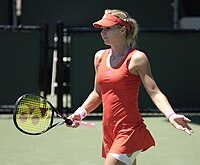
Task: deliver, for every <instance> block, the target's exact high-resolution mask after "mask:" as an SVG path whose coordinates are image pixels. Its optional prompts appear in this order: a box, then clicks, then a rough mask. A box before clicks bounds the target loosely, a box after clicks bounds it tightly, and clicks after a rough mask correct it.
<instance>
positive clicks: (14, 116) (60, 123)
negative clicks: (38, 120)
mask: <svg viewBox="0 0 200 165" xmlns="http://www.w3.org/2000/svg"><path fill="white" fill-rule="evenodd" d="M27 96H38V97H40V98H42V99H44V100H45V101H46V102H47V103H48V104H49V105H50V106H51V108H52V110H53V112H52V113H53V114H52V117H51V123H50V126H49V127H48V128H47V129H46V130H45V131H42V132H38V133H30V132H26V131H24V130H23V129H21V128H20V127H19V126H18V124H17V119H16V116H17V107H18V105H19V103H20V102H21V100H22V99H23V98H24V97H27ZM54 112H56V114H57V115H58V116H59V117H60V118H62V119H63V120H64V121H61V122H57V123H55V124H53V118H54ZM13 122H14V125H15V127H16V128H17V129H18V130H19V131H21V132H23V133H25V134H28V135H40V134H43V133H45V132H47V131H48V130H50V129H52V128H53V127H55V126H59V125H62V124H64V123H66V124H67V125H72V124H73V122H72V120H71V119H68V118H66V117H64V116H63V115H61V114H60V113H59V112H58V111H57V109H56V108H55V107H54V106H53V105H52V104H51V102H49V101H48V100H47V99H46V98H45V97H43V96H40V95H37V94H31V93H29V94H24V95H22V96H20V97H19V98H18V99H17V101H16V102H15V106H14V109H13ZM52 124H53V125H52Z"/></svg>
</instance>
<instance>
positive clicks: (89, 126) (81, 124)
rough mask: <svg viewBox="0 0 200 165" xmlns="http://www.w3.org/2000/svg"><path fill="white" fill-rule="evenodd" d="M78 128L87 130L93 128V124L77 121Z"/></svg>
mask: <svg viewBox="0 0 200 165" xmlns="http://www.w3.org/2000/svg"><path fill="white" fill-rule="evenodd" d="M78 122H79V124H80V126H83V127H87V128H94V127H95V123H92V122H84V121H78Z"/></svg>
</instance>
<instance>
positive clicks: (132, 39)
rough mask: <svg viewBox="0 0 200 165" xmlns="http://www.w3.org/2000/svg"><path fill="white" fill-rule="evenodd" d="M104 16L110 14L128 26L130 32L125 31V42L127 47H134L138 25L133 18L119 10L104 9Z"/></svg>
mask: <svg viewBox="0 0 200 165" xmlns="http://www.w3.org/2000/svg"><path fill="white" fill-rule="evenodd" d="M105 14H112V15H114V16H116V17H118V18H120V19H121V20H123V21H124V22H127V23H128V24H129V26H130V30H128V29H127V30H126V31H127V33H126V34H127V36H126V37H127V40H128V43H129V46H131V47H134V46H135V45H136V39H137V34H138V24H137V22H136V20H135V19H134V18H132V17H131V16H130V15H129V14H128V13H127V12H125V11H123V10H119V9H106V10H105Z"/></svg>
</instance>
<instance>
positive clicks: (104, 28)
mask: <svg viewBox="0 0 200 165" xmlns="http://www.w3.org/2000/svg"><path fill="white" fill-rule="evenodd" d="M110 29H112V27H101V30H110Z"/></svg>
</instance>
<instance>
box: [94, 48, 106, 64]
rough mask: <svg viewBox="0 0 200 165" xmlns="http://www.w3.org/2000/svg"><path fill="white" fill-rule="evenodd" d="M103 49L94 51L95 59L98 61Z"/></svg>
mask: <svg viewBox="0 0 200 165" xmlns="http://www.w3.org/2000/svg"><path fill="white" fill-rule="evenodd" d="M104 51H105V50H99V51H97V52H96V53H95V57H94V58H95V61H96V62H98V61H99V59H100V58H101V56H102V54H103V52H104Z"/></svg>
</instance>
